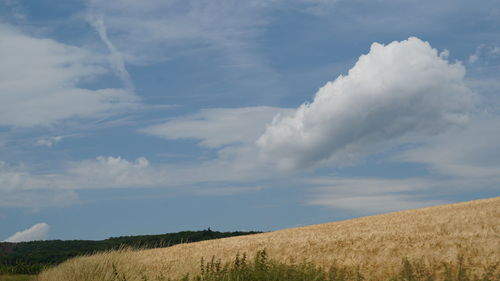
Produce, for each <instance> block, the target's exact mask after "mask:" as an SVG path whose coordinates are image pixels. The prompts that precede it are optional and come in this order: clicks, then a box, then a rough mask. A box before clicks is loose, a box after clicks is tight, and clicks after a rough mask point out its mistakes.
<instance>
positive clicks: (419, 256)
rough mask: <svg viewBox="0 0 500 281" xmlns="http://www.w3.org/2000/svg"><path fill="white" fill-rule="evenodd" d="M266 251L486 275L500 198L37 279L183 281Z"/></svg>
mask: <svg viewBox="0 0 500 281" xmlns="http://www.w3.org/2000/svg"><path fill="white" fill-rule="evenodd" d="M262 249H265V250H266V251H267V253H268V254H269V257H270V258H271V259H273V260H276V261H282V262H286V263H298V262H303V261H311V262H314V263H315V264H317V265H320V266H329V265H331V264H332V263H337V264H340V265H345V266H359V267H360V269H361V270H362V271H363V273H364V274H365V275H366V276H370V279H371V280H383V279H384V278H385V277H386V276H389V275H390V274H392V273H393V272H394V270H395V268H397V267H398V266H399V265H400V264H401V260H402V258H408V259H409V260H415V261H416V260H418V261H421V262H423V263H426V264H429V265H434V264H435V265H439V264H442V263H443V262H454V261H456V259H457V256H459V255H463V256H464V257H465V258H466V260H467V263H468V264H469V266H470V267H472V269H473V270H474V271H477V272H480V271H481V270H483V268H484V267H485V266H487V265H491V264H494V263H498V262H500V197H496V198H491V199H484V200H476V201H470V202H465V203H457V204H451V205H442V206H437V207H430V208H423V209H416V210H408V211H401V212H395V213H388V214H382V215H376V216H370V217H362V218H357V219H352V220H347V221H339V222H332V223H326V224H320V225H312V226H306V227H299V228H291V229H285V230H280V231H275V232H269V233H263V234H257V235H250V236H240V237H232V238H226V239H219V240H211V241H203V242H198V243H190V244H183V245H177V246H173V247H169V248H160V249H152V250H139V251H131V250H127V251H117V252H108V253H102V254H96V255H93V256H88V257H80V258H76V259H73V260H70V261H67V262H65V263H63V264H61V265H60V266H57V267H55V268H53V269H49V270H47V271H45V272H43V273H42V274H40V276H39V277H38V280H40V281H49V280H57V281H71V280H75V281H82V280H97V279H93V278H94V277H95V276H100V277H101V278H100V279H101V280H106V279H107V277H106V276H111V275H112V274H113V272H112V271H113V270H116V269H117V268H118V270H120V271H121V272H127V276H128V278H127V280H141V278H142V279H144V278H145V277H147V278H151V280H155V279H154V278H156V277H157V276H158V274H159V272H163V273H165V272H166V273H168V276H171V277H175V278H177V277H180V276H182V275H184V274H185V273H191V274H195V273H197V272H198V270H199V266H200V259H201V258H202V257H203V258H205V259H210V258H211V257H212V256H215V257H216V258H220V259H221V260H222V261H229V260H231V259H233V258H234V257H235V255H236V254H237V253H240V254H241V253H247V254H248V255H249V256H251V255H252V254H255V253H256V252H257V251H258V250H262ZM93 276H94V277H93Z"/></svg>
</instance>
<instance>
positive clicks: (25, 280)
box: [0, 274, 35, 281]
mask: <svg viewBox="0 0 500 281" xmlns="http://www.w3.org/2000/svg"><path fill="white" fill-rule="evenodd" d="M34 277H35V276H34V275H25V274H5V275H2V274H0V281H31V280H33V279H34Z"/></svg>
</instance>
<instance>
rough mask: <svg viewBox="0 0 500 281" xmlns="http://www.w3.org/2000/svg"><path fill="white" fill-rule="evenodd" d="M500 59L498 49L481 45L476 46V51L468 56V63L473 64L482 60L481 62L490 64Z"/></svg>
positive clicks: (497, 47) (499, 49) (499, 50)
mask: <svg viewBox="0 0 500 281" xmlns="http://www.w3.org/2000/svg"><path fill="white" fill-rule="evenodd" d="M497 58H500V47H499V46H493V45H487V44H481V45H479V46H477V48H476V51H475V52H474V53H473V54H471V55H470V56H469V63H471V64H474V63H477V62H479V61H480V60H482V61H483V62H486V63H490V62H492V61H495V60H496V59H497Z"/></svg>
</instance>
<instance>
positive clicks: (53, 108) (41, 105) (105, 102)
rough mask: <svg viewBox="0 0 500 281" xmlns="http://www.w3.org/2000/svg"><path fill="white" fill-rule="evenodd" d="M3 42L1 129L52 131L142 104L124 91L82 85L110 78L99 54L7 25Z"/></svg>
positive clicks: (2, 27)
mask: <svg viewBox="0 0 500 281" xmlns="http://www.w3.org/2000/svg"><path fill="white" fill-rule="evenodd" d="M0 40H1V41H2V44H1V45H0V55H1V56H2V64H0V100H1V103H0V126H14V127H31V126H38V125H42V126H50V125H54V124H56V123H57V122H60V121H62V120H66V119H71V118H74V119H78V118H84V119H85V118H99V117H104V116H113V115H114V114H118V113H120V112H123V110H126V109H131V108H134V107H136V106H137V105H138V98H137V97H136V96H135V95H134V94H132V93H130V92H128V91H125V90H123V89H116V88H104V89H89V88H85V87H82V86H81V84H82V83H84V82H88V81H91V80H92V79H95V78H97V77H99V76H101V75H105V74H106V72H107V69H106V65H105V64H103V61H102V57H101V56H100V55H98V54H95V53H91V52H90V51H88V50H85V49H83V48H79V47H75V46H70V45H66V44H62V43H59V42H57V41H54V40H51V39H47V38H38V37H34V36H31V35H29V34H26V33H23V32H21V31H20V30H18V29H16V28H15V27H13V26H11V25H8V24H3V23H2V24H0Z"/></svg>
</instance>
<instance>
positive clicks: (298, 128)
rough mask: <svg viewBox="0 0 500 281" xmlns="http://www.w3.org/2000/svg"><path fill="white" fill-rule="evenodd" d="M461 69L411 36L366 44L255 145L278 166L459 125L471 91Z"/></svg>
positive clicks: (342, 158)
mask: <svg viewBox="0 0 500 281" xmlns="http://www.w3.org/2000/svg"><path fill="white" fill-rule="evenodd" d="M464 75H465V69H464V67H463V66H462V65H461V64H460V63H458V62H457V63H455V64H449V63H448V62H447V61H446V60H445V59H444V56H440V55H439V53H438V51H437V50H435V49H433V48H431V46H430V45H429V43H427V42H423V41H421V40H420V39H418V38H414V37H412V38H409V39H408V40H405V41H401V42H392V43H391V44H388V45H386V46H384V45H381V44H378V43H374V44H372V46H371V48H370V52H369V53H368V54H366V55H363V56H361V57H360V58H359V60H358V62H357V63H356V65H355V66H354V67H353V68H352V69H351V70H349V73H348V75H346V76H339V77H338V78H337V79H336V80H335V81H333V82H328V83H327V84H326V85H325V86H324V87H323V88H321V89H320V90H319V91H318V92H317V93H316V96H315V98H314V100H313V102H312V103H305V104H303V105H302V106H300V107H299V108H298V109H297V110H296V111H295V113H294V114H292V115H284V116H281V117H279V118H276V119H275V120H274V121H273V123H272V124H271V125H270V126H269V127H268V128H267V130H266V132H265V133H264V134H263V135H262V136H261V137H260V138H259V140H258V142H257V144H258V146H259V147H260V148H261V150H262V155H263V157H264V158H265V159H268V160H271V161H275V160H276V161H277V162H278V164H279V165H280V166H282V167H284V168H298V167H304V166H306V167H307V166H312V165H315V164H317V163H318V162H322V161H329V160H330V161H337V163H339V162H346V161H350V160H353V159H354V160H355V159H356V158H357V157H360V156H363V155H366V154H368V153H373V152H381V151H383V150H384V149H386V148H388V147H389V145H395V144H401V143H405V142H413V141H415V140H418V138H419V137H422V136H430V135H436V134H438V133H440V132H443V131H445V130H447V129H448V128H450V127H452V126H454V125H463V124H464V123H466V121H467V118H468V113H469V112H470V111H471V110H472V109H473V107H474V102H475V95H474V94H473V93H472V92H471V90H470V89H468V88H467V87H466V85H465V84H464V81H463V78H464Z"/></svg>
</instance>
